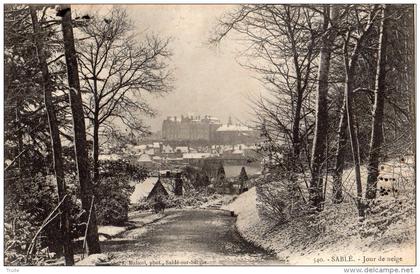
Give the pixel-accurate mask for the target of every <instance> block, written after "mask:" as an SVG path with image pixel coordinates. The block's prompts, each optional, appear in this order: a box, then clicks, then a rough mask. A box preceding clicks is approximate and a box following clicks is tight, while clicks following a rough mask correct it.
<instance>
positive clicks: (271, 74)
mask: <svg viewBox="0 0 420 274" xmlns="http://www.w3.org/2000/svg"><path fill="white" fill-rule="evenodd" d="M317 16H318V13H317V12H316V11H314V10H312V9H310V8H307V7H303V6H293V5H244V6H241V7H240V8H239V9H237V10H236V11H234V12H232V13H230V14H228V15H226V16H225V17H224V18H222V19H221V21H220V23H219V27H218V29H217V30H216V35H215V38H214V39H213V41H220V40H221V39H223V38H224V37H225V36H226V35H227V34H228V33H229V32H233V31H236V32H238V33H240V34H241V35H242V36H244V37H245V39H246V40H247V43H249V44H250V46H249V47H248V49H247V50H246V51H244V52H243V57H244V59H245V61H244V62H242V63H243V65H244V66H245V67H248V68H250V69H251V70H254V71H256V72H257V73H258V74H259V75H260V78H259V79H260V80H261V81H262V83H263V84H264V85H265V87H266V89H267V90H268V91H269V94H265V95H263V96H262V97H261V98H259V99H257V100H255V102H254V103H255V105H256V108H255V109H256V112H257V113H256V114H257V116H259V118H260V123H262V122H263V121H264V126H265V128H266V132H268V133H270V134H272V135H273V136H272V139H273V141H274V142H277V143H279V142H283V143H284V142H285V143H290V144H291V148H292V149H291V150H292V157H291V162H292V164H291V167H292V169H294V170H295V169H296V167H297V166H298V165H299V164H298V159H299V157H300V156H301V152H302V149H303V148H304V144H305V141H306V139H307V137H308V136H309V135H310V134H311V133H312V132H313V128H314V121H313V120H314V119H313V117H311V116H312V115H313V113H314V109H313V98H311V92H312V91H313V90H314V88H315V81H314V80H315V79H316V69H317V67H316V65H315V64H314V60H315V59H316V58H317V53H318V51H317V50H316V46H317V42H318V40H319V34H320V33H319V31H318V30H319V25H318V22H319V20H318V18H317ZM307 156H308V157H309V153H307Z"/></svg>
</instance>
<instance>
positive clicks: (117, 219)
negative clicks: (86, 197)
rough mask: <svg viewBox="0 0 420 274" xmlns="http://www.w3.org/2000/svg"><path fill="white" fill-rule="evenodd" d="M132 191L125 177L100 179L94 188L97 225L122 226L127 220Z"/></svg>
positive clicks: (132, 188)
mask: <svg viewBox="0 0 420 274" xmlns="http://www.w3.org/2000/svg"><path fill="white" fill-rule="evenodd" d="M133 191H134V187H131V186H130V185H129V183H128V179H127V178H126V177H123V176H122V177H119V176H115V177H105V178H101V180H100V182H99V183H98V184H97V186H96V191H95V198H96V213H97V219H98V224H102V225H123V224H124V223H125V222H126V221H127V220H128V208H129V204H130V195H131V193H132V192H133Z"/></svg>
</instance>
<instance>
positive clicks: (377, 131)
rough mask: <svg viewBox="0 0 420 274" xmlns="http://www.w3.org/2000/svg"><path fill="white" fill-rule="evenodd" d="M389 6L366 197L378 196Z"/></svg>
mask: <svg viewBox="0 0 420 274" xmlns="http://www.w3.org/2000/svg"><path fill="white" fill-rule="evenodd" d="M388 10H389V8H388V5H384V7H383V8H382V18H383V19H382V22H381V26H380V32H379V46H378V61H377V68H376V79H375V103H374V105H373V115H372V133H371V139H370V148H369V160H368V167H367V170H368V177H367V182H366V199H374V198H376V188H377V181H378V175H379V169H378V166H379V157H380V153H381V146H382V142H383V138H382V136H383V135H382V124H383V116H384V96H385V88H386V79H385V77H386V70H385V65H386V47H387V31H388V28H389V18H388V17H389V14H388V13H389V11H388Z"/></svg>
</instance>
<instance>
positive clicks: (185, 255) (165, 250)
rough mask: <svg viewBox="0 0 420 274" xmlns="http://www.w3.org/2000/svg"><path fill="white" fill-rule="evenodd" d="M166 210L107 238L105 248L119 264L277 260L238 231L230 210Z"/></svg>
mask: <svg viewBox="0 0 420 274" xmlns="http://www.w3.org/2000/svg"><path fill="white" fill-rule="evenodd" d="M165 214H166V215H167V216H166V217H164V218H163V219H161V220H159V221H157V222H155V223H152V224H149V225H146V226H143V227H135V228H134V229H131V230H129V231H127V232H125V233H124V234H122V235H121V236H120V237H119V238H115V239H112V240H109V241H106V242H104V243H103V244H102V249H103V252H105V253H108V254H109V255H110V257H111V262H112V263H113V264H117V265H249V264H259V265H260V264H276V260H275V257H274V256H273V255H272V254H269V253H268V252H266V251H265V250H263V249H261V248H258V247H255V246H253V245H252V244H250V243H248V242H246V241H245V240H244V239H243V238H242V237H241V236H240V235H239V233H238V232H237V231H236V228H235V220H236V218H235V217H231V216H230V212H227V211H222V210H209V209H186V210H185V209H184V210H169V211H166V212H165ZM133 221H134V223H135V221H136V220H133ZM277 263H278V262H277Z"/></svg>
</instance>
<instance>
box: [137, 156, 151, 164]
mask: <svg viewBox="0 0 420 274" xmlns="http://www.w3.org/2000/svg"><path fill="white" fill-rule="evenodd" d="M137 161H139V162H142V163H144V162H151V161H152V158H151V157H150V155H148V154H142V155H140V157H139V159H138V160H137Z"/></svg>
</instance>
